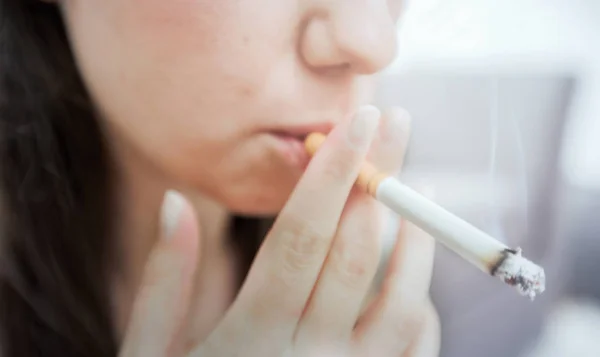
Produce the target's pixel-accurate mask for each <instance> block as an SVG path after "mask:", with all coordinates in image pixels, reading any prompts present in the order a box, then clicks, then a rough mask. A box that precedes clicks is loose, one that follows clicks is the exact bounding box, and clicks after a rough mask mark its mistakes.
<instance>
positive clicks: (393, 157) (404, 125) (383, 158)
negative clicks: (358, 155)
mask: <svg viewBox="0 0 600 357" xmlns="http://www.w3.org/2000/svg"><path fill="white" fill-rule="evenodd" d="M410 123H411V117H410V114H409V113H408V112H407V111H406V110H404V109H402V108H398V107H396V108H392V109H389V110H387V111H386V112H385V113H384V114H383V115H382V117H381V125H380V126H379V133H378V140H375V141H374V142H373V145H372V147H371V151H370V152H369V155H368V160H369V161H370V162H371V163H373V164H374V165H375V167H377V168H378V169H379V170H381V171H384V172H387V173H389V174H392V175H394V174H396V173H397V172H398V171H399V170H400V169H401V168H402V165H403V163H404V158H405V156H406V149H407V147H408V142H409V138H410Z"/></svg>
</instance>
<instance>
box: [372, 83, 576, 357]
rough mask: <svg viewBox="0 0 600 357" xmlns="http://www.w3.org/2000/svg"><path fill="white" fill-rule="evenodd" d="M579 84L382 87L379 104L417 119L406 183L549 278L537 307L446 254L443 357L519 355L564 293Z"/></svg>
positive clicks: (436, 285) (442, 256)
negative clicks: (564, 216)
mask: <svg viewBox="0 0 600 357" xmlns="http://www.w3.org/2000/svg"><path fill="white" fill-rule="evenodd" d="M575 84H576V81H575V80H574V79H573V78H571V77H570V76H568V75H552V74H550V73H548V74H540V75H521V74H514V75H513V74H510V73H506V72H503V73H502V74H498V75H485V74H481V73H479V74H477V73H473V74H469V73H454V74H449V72H423V73H407V74H399V75H394V76H386V77H384V78H382V80H381V83H380V86H379V93H378V95H377V103H376V104H377V105H380V106H382V107H386V106H391V105H400V106H402V107H404V108H406V109H407V110H408V111H409V112H410V113H411V115H412V117H413V125H412V127H413V129H412V130H413V132H412V138H411V144H410V149H409V152H408V158H407V162H406V167H405V171H404V172H403V174H402V175H401V179H403V180H404V181H406V182H407V183H409V184H420V185H422V184H426V185H428V186H433V187H434V188H435V192H436V195H435V199H436V201H437V202H438V203H439V204H441V205H442V206H444V207H446V208H447V209H449V210H450V211H452V212H454V213H455V214H457V215H459V216H461V217H463V218H465V219H466V220H468V221H470V222H471V223H473V224H475V225H476V226H478V227H479V228H481V229H483V230H484V231H487V232H489V233H491V234H492V235H494V236H496V237H498V238H499V239H501V240H504V241H505V242H506V243H507V244H508V245H510V246H515V247H516V246H520V247H522V248H523V249H524V253H525V255H526V256H527V257H528V258H530V259H532V260H534V261H535V262H539V263H540V264H541V265H543V266H544V268H545V269H546V272H547V275H548V282H547V285H548V291H547V292H546V293H545V294H543V295H542V296H541V297H540V298H538V299H537V300H536V301H535V302H534V303H532V302H530V301H529V300H528V299H526V298H523V297H521V296H519V295H518V294H517V293H516V291H513V290H512V289H511V288H509V287H507V286H505V285H504V284H502V283H501V282H500V281H496V280H495V279H492V278H490V277H489V276H486V275H485V274H483V273H481V272H479V271H478V270H476V269H475V268H473V267H472V266H470V265H468V264H466V263H465V262H464V261H462V260H461V259H459V258H457V257H456V256H455V255H454V254H453V253H451V252H449V251H447V250H446V249H444V248H441V247H440V248H439V249H438V251H437V256H436V268H435V273H434V279H433V285H432V296H433V299H434V302H435V304H436V306H437V307H438V309H439V312H440V317H441V320H442V329H443V331H442V353H441V356H443V357H479V356H489V357H496V356H497V357H511V356H518V355H519V354H520V352H521V351H523V349H524V348H526V347H527V346H528V345H529V344H530V343H532V341H533V340H534V339H535V338H536V337H537V335H538V333H539V331H540V327H541V324H542V323H543V318H544V316H545V314H546V311H547V310H548V306H549V304H550V303H551V302H552V301H553V300H554V299H556V297H557V296H559V295H560V294H561V293H562V288H563V284H561V274H564V271H565V269H564V264H565V262H564V260H563V259H552V258H553V257H555V256H556V255H560V254H559V253H560V252H559V250H561V249H562V248H564V244H563V242H564V240H565V239H568V237H567V236H568V233H567V232H566V230H565V229H563V231H560V232H559V227H558V226H559V222H561V221H560V220H559V219H558V215H559V213H560V211H561V208H562V207H563V206H561V203H560V202H559V200H560V197H561V192H562V191H561V180H560V177H559V174H558V156H559V153H560V151H561V137H562V136H563V130H564V127H565V121H566V120H567V119H566V118H567V110H568V108H569V103H570V99H571V95H572V93H573V89H574V86H575ZM494 131H495V132H496V134H497V135H496V136H495V137H494V135H491V134H492V133H493V132H494ZM493 142H496V145H495V149H494V148H492V147H491V143H493ZM494 152H495V155H492V154H493V153H494ZM491 162H494V165H490V163H491ZM563 193H564V192H563ZM559 233H560V234H559Z"/></svg>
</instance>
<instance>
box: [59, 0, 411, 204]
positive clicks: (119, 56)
mask: <svg viewBox="0 0 600 357" xmlns="http://www.w3.org/2000/svg"><path fill="white" fill-rule="evenodd" d="M62 1H63V2H62V4H61V6H62V8H63V12H64V14H65V18H66V22H67V26H68V29H69V34H70V36H71V40H72V43H73V49H74V52H75V56H76V58H77V61H78V64H79V66H80V68H81V71H82V75H83V77H84V80H85V82H86V84H87V85H88V88H89V90H90V91H91V94H92V96H93V98H94V99H95V101H96V104H97V105H98V109H99V110H100V111H101V112H102V114H103V116H104V118H105V124H106V125H107V127H108V128H110V132H111V133H114V135H116V137H117V136H118V138H119V140H121V141H122V142H124V143H126V145H127V147H128V148H130V149H131V150H132V151H133V152H135V153H136V155H137V156H138V157H141V158H143V159H144V160H146V161H147V162H150V163H151V164H152V166H153V167H154V168H156V169H158V170H160V172H162V173H163V174H165V175H166V176H167V177H169V179H172V180H175V181H177V182H180V183H182V184H185V185H190V186H192V187H194V188H197V189H199V190H201V191H202V192H204V193H205V194H207V195H209V196H211V197H213V198H216V199H218V200H219V201H220V202H222V203H224V204H225V205H227V206H228V207H229V208H230V209H232V210H235V211H238V212H244V213H254V214H262V213H273V212H275V211H277V210H278V209H279V208H281V206H282V205H283V203H284V202H285V200H286V199H287V197H288V195H289V194H290V192H291V190H292V188H293V187H294V185H295V184H296V182H297V180H298V179H299V177H300V175H301V174H302V171H303V167H304V165H305V164H306V162H307V157H306V154H304V151H303V150H302V145H301V139H302V137H303V136H304V135H305V134H306V133H308V132H311V131H322V132H327V131H328V130H329V129H330V128H331V127H332V126H333V125H335V124H336V123H337V122H339V121H340V120H342V118H344V117H345V116H348V115H349V114H350V113H351V112H352V111H353V110H354V109H355V108H356V107H357V106H358V105H359V104H363V103H364V102H365V101H368V97H367V96H366V95H365V93H368V92H369V91H368V85H369V83H368V82H367V81H366V80H367V78H368V77H367V76H366V75H369V74H372V73H374V72H376V71H378V70H381V69H382V68H383V67H385V66H386V65H388V64H389V63H390V62H391V60H392V59H393V57H394V54H395V46H396V39H395V22H396V20H397V18H398V16H399V13H400V7H401V0H62ZM112 139H114V138H112Z"/></svg>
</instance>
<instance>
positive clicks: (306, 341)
mask: <svg viewBox="0 0 600 357" xmlns="http://www.w3.org/2000/svg"><path fill="white" fill-rule="evenodd" d="M379 129H380V130H379V134H378V136H377V139H376V140H374V142H373V144H372V146H371V150H370V152H369V154H368V156H369V158H370V159H371V160H370V161H371V162H372V163H373V164H374V165H375V166H376V167H378V168H379V167H384V168H385V170H390V171H397V170H398V169H399V167H400V165H401V163H402V159H403V156H404V151H405V149H406V140H407V138H408V136H407V133H408V116H407V115H406V113H405V112H403V111H394V112H391V113H388V114H387V115H385V116H384V117H382V122H381V125H380V127H379ZM382 208H383V206H382V205H380V204H379V203H378V202H377V201H375V200H374V199H373V198H371V197H370V196H368V195H367V194H366V193H363V192H360V191H359V190H357V189H355V190H354V191H353V192H352V194H351V196H350V198H349V200H348V203H347V205H346V208H345V210H344V213H343V215H342V218H341V221H340V225H339V228H338V231H337V235H336V237H335V239H334V242H333V246H332V248H331V250H330V251H329V254H328V256H327V259H326V261H325V264H324V266H323V269H322V271H321V274H320V276H319V279H318V282H317V285H316V286H315V289H314V291H313V294H312V296H311V299H310V302H309V304H308V306H307V307H306V310H305V313H304V315H303V317H302V320H301V321H300V324H299V326H298V329H297V334H296V341H297V343H298V344H299V345H307V346H314V345H320V344H321V343H327V342H328V341H337V342H339V343H344V340H348V339H349V338H350V337H351V334H352V329H353V327H354V325H355V323H356V320H357V318H358V316H359V314H360V309H361V306H362V303H363V301H364V299H365V296H366V294H367V292H368V290H369V287H370V285H371V282H372V280H373V277H374V275H375V272H376V270H377V266H378V262H379V257H380V255H381V236H382V228H383V217H384V216H383V213H384V211H383V209H382Z"/></svg>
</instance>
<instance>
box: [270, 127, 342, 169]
mask: <svg viewBox="0 0 600 357" xmlns="http://www.w3.org/2000/svg"><path fill="white" fill-rule="evenodd" d="M333 126H334V125H333V124H332V123H319V124H312V125H301V126H290V127H286V128H277V129H273V130H269V131H268V132H267V134H268V135H269V136H270V137H272V138H273V139H275V140H274V141H275V150H276V151H277V152H278V153H279V155H280V156H281V157H283V159H284V160H285V161H286V162H287V163H288V164H289V165H290V166H292V167H296V168H299V169H304V168H305V167H306V165H308V162H309V161H310V155H309V154H308V153H307V152H306V149H305V148H304V140H305V139H306V137H307V136H308V134H310V133H314V132H317V133H322V134H325V135H327V134H329V132H330V131H331V130H332V129H333Z"/></svg>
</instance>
